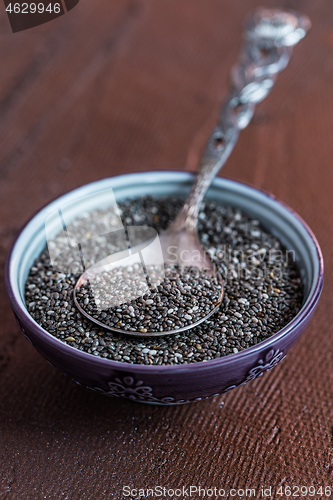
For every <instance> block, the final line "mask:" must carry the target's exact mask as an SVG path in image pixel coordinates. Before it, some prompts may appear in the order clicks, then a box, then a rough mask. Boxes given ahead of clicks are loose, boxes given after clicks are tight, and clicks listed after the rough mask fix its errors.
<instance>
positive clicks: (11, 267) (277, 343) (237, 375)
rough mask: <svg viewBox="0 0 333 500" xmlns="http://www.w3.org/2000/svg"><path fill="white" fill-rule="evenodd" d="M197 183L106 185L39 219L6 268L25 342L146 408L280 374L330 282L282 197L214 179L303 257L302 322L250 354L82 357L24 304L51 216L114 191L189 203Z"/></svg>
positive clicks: (229, 199) (180, 175)
mask: <svg viewBox="0 0 333 500" xmlns="http://www.w3.org/2000/svg"><path fill="white" fill-rule="evenodd" d="M192 182H193V175H192V174H189V173H185V172H144V173H139V174H128V175H121V176H118V177H113V178H109V179H104V180H101V181H98V182H94V183H92V184H88V185H86V186H83V187H81V188H78V189H76V190H74V191H71V192H70V193H68V194H66V195H64V196H62V197H61V198H58V199H57V200H55V201H53V202H52V203H50V204H49V205H47V206H46V207H45V208H43V209H42V210H41V211H40V212H38V213H37V215H35V216H34V217H32V219H30V220H29V222H27V224H26V225H25V226H24V227H23V229H22V230H21V231H20V233H19V234H18V236H17V238H16V240H15V242H14V243H13V246H12V248H11V251H10V253H9V256H8V259H7V265H6V287H7V292H8V296H9V300H10V303H11V306H12V308H13V311H14V314H15V317H16V319H17V322H18V324H19V326H20V328H21V330H22V333H23V335H24V336H25V337H26V338H27V339H28V340H29V341H30V342H31V343H32V345H33V346H34V347H35V348H36V349H37V351H38V352H39V353H40V354H41V355H42V356H44V357H45V358H46V359H47V360H48V361H49V362H50V363H51V364H52V365H53V366H55V367H57V368H59V369H60V370H61V371H62V372H63V373H65V374H66V375H68V376H69V377H71V378H72V379H74V380H75V381H76V382H77V383H79V384H81V385H83V386H85V387H88V388H90V389H94V390H96V391H98V392H101V393H102V394H106V395H108V396H116V397H124V398H128V399H131V400H133V401H138V402H144V403H152V404H179V403H187V402H191V401H200V400H202V399H207V398H209V397H211V396H215V395H219V394H222V393H224V392H228V391H230V390H232V389H234V388H235V387H238V386H240V385H243V384H245V383H246V382H248V381H249V380H253V379H255V378H257V377H260V376H261V375H262V374H263V372H265V371H267V370H270V369H271V368H274V366H276V365H277V364H278V363H279V362H280V361H281V360H282V359H284V358H285V356H286V354H287V352H288V350H289V349H290V348H291V347H292V345H293V344H294V343H295V342H296V340H297V339H298V337H299V336H300V335H301V333H302V332H303V331H304V329H305V328H306V326H307V324H308V323H309V321H310V319H311V317H312V314H313V312H314V310H315V307H316V305H317V303H318V300H319V296H320V293H321V290H322V287H323V276H324V266H323V258H322V253H321V250H320V247H319V245H318V242H317V240H316V238H315V236H314V235H313V233H312V232H311V230H310V229H309V227H308V226H307V225H306V224H305V222H304V221H303V220H302V219H301V218H300V217H299V216H298V215H297V214H296V213H295V212H294V211H293V210H291V209H290V208H289V207H287V206H286V205H284V204H283V203H281V202H280V201H278V200H277V199H276V198H274V196H272V195H269V194H267V193H264V192H262V191H260V190H258V189H255V188H253V187H250V186H248V185H245V184H242V183H240V182H236V181H232V180H229V179H223V178H216V179H215V180H214V182H213V184H212V186H211V188H210V189H209V192H208V194H207V199H210V200H215V201H218V202H219V203H221V204H227V205H231V206H234V207H238V208H240V209H241V210H242V211H244V212H245V213H247V214H248V215H250V216H252V217H254V218H256V219H258V220H260V221H261V223H262V225H263V226H264V227H265V228H266V229H268V230H269V231H270V232H272V233H273V234H274V235H275V236H277V237H278V238H279V239H280V240H281V241H282V243H283V244H284V245H285V247H286V248H288V249H293V250H294V251H295V255H296V262H297V265H298V267H299V269H300V273H301V277H302V281H303V285H304V302H303V306H302V309H301V310H300V312H299V313H298V314H297V316H296V317H295V318H294V319H293V320H292V321H291V322H290V323H289V324H288V325H286V326H285V327H284V328H282V329H281V330H280V331H279V332H277V333H276V334H274V335H273V336H271V337H270V338H268V339H267V340H265V341H263V342H261V343H259V344H257V345H254V346H252V347H250V348H248V349H246V350H244V351H240V352H238V353H236V354H231V355H228V356H226V357H222V358H219V359H215V360H212V361H204V362H198V363H193V364H187V365H179V366H177V365H172V366H154V365H152V366H143V365H134V364H127V363H122V362H119V361H111V360H109V359H105V358H100V357H97V356H93V355H92V354H88V353H85V352H82V351H79V350H78V349H75V348H74V347H71V346H69V345H67V344H65V343H63V342H61V341H60V340H58V339H57V338H55V337H53V336H52V335H51V334H50V333H48V332H47V331H45V330H44V329H43V328H41V327H40V326H39V325H38V324H37V323H36V322H35V321H34V320H33V319H32V317H31V316H30V314H29V313H28V311H27V308H26V305H25V301H24V285H25V282H26V279H27V276H28V273H29V269H30V267H31V266H32V264H33V261H34V259H35V258H36V257H37V256H38V255H39V254H40V252H41V251H42V249H43V248H44V246H45V244H46V237H45V226H44V225H45V220H46V218H47V217H48V215H50V214H51V213H52V212H54V211H55V210H56V209H58V208H59V207H60V206H63V205H64V204H67V203H69V202H71V201H73V200H76V199H78V198H81V197H84V196H86V195H89V194H91V193H94V192H96V191H101V190H105V189H108V188H112V189H113V191H114V194H115V196H116V199H117V201H120V200H123V199H125V198H132V197H138V196H142V195H144V194H150V195H154V196H165V195H171V194H173V195H179V196H183V197H184V196H186V194H187V193H188V192H189V189H190V186H191V184H192ZM91 208H95V207H93V206H92V207H91ZM74 215H75V214H74Z"/></svg>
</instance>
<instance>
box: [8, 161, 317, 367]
mask: <svg viewBox="0 0 333 500" xmlns="http://www.w3.org/2000/svg"><path fill="white" fill-rule="evenodd" d="M147 174H150V175H155V176H156V175H163V174H167V175H175V176H178V175H182V176H184V174H186V176H188V178H191V177H193V176H195V173H194V172H190V171H181V170H152V171H142V172H129V173H126V174H120V175H114V176H110V177H106V178H103V179H99V180H96V181H93V182H91V183H88V184H84V185H82V186H79V187H77V188H74V189H70V190H68V191H66V192H65V193H63V194H61V195H60V196H57V197H55V198H54V199H52V200H51V201H49V202H47V203H45V204H44V205H43V206H42V207H41V208H39V209H38V210H36V211H35V212H34V213H33V214H32V216H31V217H29V219H28V220H27V221H26V222H25V223H24V224H23V225H22V226H21V228H20V229H19V231H18V233H17V235H16V237H15V239H14V241H13V243H12V245H11V247H10V250H9V253H8V256H7V259H6V265H5V286H6V291H7V295H8V297H9V301H10V304H11V306H12V309H13V311H14V313H15V314H16V315H17V317H18V318H19V320H20V321H22V322H23V323H25V324H28V328H29V329H32V330H34V331H35V332H36V333H37V334H38V335H39V337H45V336H46V338H47V340H48V342H49V343H50V344H51V345H52V344H53V345H54V346H55V347H57V348H58V350H60V351H63V352H64V354H68V355H69V357H71V356H74V357H76V356H77V357H78V358H81V361H82V362H83V363H84V362H85V361H87V362H88V363H89V362H96V363H97V364H100V365H103V366H104V367H105V368H111V369H115V370H119V369H122V370H123V371H128V372H133V371H135V372H138V373H145V372H146V373H150V374H151V373H152V372H153V371H155V372H159V373H161V372H169V373H171V372H187V371H192V370H197V371H200V370H207V369H209V368H214V367H215V366H217V365H218V366H220V365H223V364H228V363H230V362H233V361H236V360H240V361H241V360H242V359H243V358H245V357H246V356H248V355H249V354H255V353H259V352H262V351H264V350H265V349H269V348H270V347H271V346H272V344H275V342H276V341H279V340H281V339H282V338H283V337H285V336H287V335H288V334H289V333H291V331H292V330H294V329H295V328H297V327H298V326H299V325H301V324H302V323H305V324H306V323H307V320H308V318H309V319H310V317H311V315H312V313H313V310H314V309H315V307H316V305H317V303H318V300H319V297H320V295H321V292H322V289H323V284H324V259H323V254H322V251H321V248H320V246H319V243H318V241H317V238H316V237H315V235H314V233H313V232H312V230H311V229H310V227H309V226H308V225H307V223H306V222H305V221H304V220H303V219H302V217H301V216H300V215H299V214H298V213H297V212H295V210H293V209H292V208H290V207H289V205H287V204H286V203H284V202H283V201H281V200H279V199H278V198H277V197H276V196H275V195H273V194H271V193H269V192H267V191H265V190H263V189H261V188H257V187H255V186H253V185H251V184H250V183H247V182H243V181H239V180H236V179H233V178H230V177H216V178H215V181H217V182H218V181H219V179H221V180H222V179H223V180H225V181H228V182H231V183H234V184H240V185H241V186H244V187H246V188H248V189H250V190H252V191H257V192H259V193H260V194H262V195H264V196H266V197H267V198H269V199H270V200H272V201H274V202H277V203H278V204H280V205H281V206H282V207H283V208H285V209H286V210H287V211H288V212H289V213H290V214H291V215H292V216H294V217H295V218H296V219H297V220H298V221H299V222H300V223H301V224H302V226H303V227H304V228H305V230H306V231H307V233H308V234H309V236H310V238H311V240H312V242H313V244H314V247H315V249H316V253H317V258H318V266H319V267H318V277H317V281H316V285H315V288H314V290H313V292H312V294H311V296H309V298H308V300H307V303H306V304H304V305H303V306H302V308H301V309H300V311H299V312H298V314H297V315H296V316H295V317H294V318H293V319H292V320H291V321H290V322H289V323H288V324H287V325H286V326H284V327H283V328H282V329H281V330H279V331H277V332H276V333H274V334H273V335H271V336H270V337H269V338H268V339H266V340H263V341H261V342H259V343H258V344H255V345H253V346H251V347H248V348H246V349H244V350H242V351H239V352H237V353H232V354H228V355H226V356H222V357H220V358H216V359H212V360H207V361H198V362H196V363H188V364H182V365H140V364H135V363H133V364H132V363H124V362H122V361H115V360H111V359H107V358H102V357H100V356H94V355H93V354H89V353H87V352H85V351H80V350H79V349H77V348H75V347H72V346H70V345H68V344H65V343H64V342H63V341H62V340H60V339H58V338H57V337H54V336H53V335H52V334H51V333H49V332H48V331H46V330H44V328H42V327H41V326H40V325H38V324H37V323H36V322H35V320H33V318H32V317H31V316H30V314H29V312H28V310H27V309H25V308H23V307H21V305H20V303H19V302H18V300H17V299H16V296H15V292H14V290H13V286H12V283H11V265H12V256H13V252H14V249H15V247H16V244H17V241H18V239H19V238H20V236H21V234H22V232H23V231H24V229H25V228H26V227H27V226H28V224H29V223H30V222H31V221H32V220H33V219H34V218H35V217H36V216H37V215H38V213H39V212H41V211H42V210H43V209H45V208H46V207H47V206H48V205H50V204H52V203H53V202H55V201H56V200H58V199H60V198H61V197H63V196H66V195H68V194H70V193H72V192H75V191H76V190H78V189H81V188H83V187H85V186H89V185H92V184H98V183H100V182H103V181H105V180H108V179H119V180H120V181H121V179H122V178H124V179H125V178H128V177H132V178H133V177H136V176H138V177H141V176H142V175H147Z"/></svg>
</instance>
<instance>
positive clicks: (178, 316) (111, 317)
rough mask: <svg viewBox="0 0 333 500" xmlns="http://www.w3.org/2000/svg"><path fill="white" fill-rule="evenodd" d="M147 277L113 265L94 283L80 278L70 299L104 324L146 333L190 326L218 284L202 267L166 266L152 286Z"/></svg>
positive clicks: (217, 295)
mask: <svg viewBox="0 0 333 500" xmlns="http://www.w3.org/2000/svg"><path fill="white" fill-rule="evenodd" d="M148 276H149V277H150V278H151V276H152V271H151V270H149V272H148V274H145V276H144V277H143V276H142V274H141V273H140V272H137V273H135V271H132V272H131V274H130V276H129V274H128V273H127V270H126V268H121V267H117V268H115V269H113V270H112V271H109V272H103V273H101V274H99V275H98V277H97V280H98V283H97V284H98V286H97V287H96V283H94V286H93V287H91V286H90V283H89V282H88V281H86V282H85V283H84V284H83V285H81V287H80V288H79V289H78V291H77V293H76V298H77V301H78V303H79V306H80V307H81V309H82V310H83V311H85V312H86V313H87V314H88V315H89V316H90V317H91V318H94V319H95V320H97V321H99V322H101V323H103V324H104V325H105V326H107V327H110V328H116V329H121V330H125V331H128V332H141V333H148V334H149V332H161V333H162V332H168V331H173V330H179V329H181V328H186V327H190V326H191V325H192V324H193V323H197V322H198V321H200V320H201V319H202V318H204V317H206V316H207V315H208V314H209V313H210V312H211V311H212V310H213V309H215V307H216V306H217V305H218V304H219V302H220V299H221V288H222V287H221V284H220V283H219V282H218V279H217V278H212V277H211V276H209V274H207V272H206V271H204V270H199V269H197V268H194V269H190V268H180V267H178V266H169V267H167V268H166V269H165V278H164V280H163V282H162V283H161V284H160V285H159V286H157V287H156V288H154V287H149V288H148V287H147V281H146V280H147V278H148ZM144 278H145V279H144ZM147 288H148V291H147V293H144V294H143V293H142V292H143V291H144V290H145V289H147ZM138 295H139V297H138ZM140 295H141V296H140ZM133 296H134V297H138V298H134V299H132V297H133ZM119 301H123V302H124V303H122V304H121V305H119Z"/></svg>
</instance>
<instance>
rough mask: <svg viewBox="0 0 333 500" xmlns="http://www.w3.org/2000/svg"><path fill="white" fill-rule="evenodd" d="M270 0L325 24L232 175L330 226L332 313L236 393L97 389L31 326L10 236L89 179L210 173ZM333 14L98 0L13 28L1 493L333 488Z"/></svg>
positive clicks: (0, 386)
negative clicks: (246, 25) (45, 346)
mask: <svg viewBox="0 0 333 500" xmlns="http://www.w3.org/2000/svg"><path fill="white" fill-rule="evenodd" d="M262 3H265V4H266V5H268V6H273V5H274V6H280V7H288V8H298V9H302V10H303V12H304V13H306V14H308V15H309V16H310V17H311V19H312V22H313V28H312V30H311V32H310V34H309V35H308V37H307V38H306V39H305V40H304V41H302V42H301V43H300V45H299V46H298V47H297V48H296V49H295V52H294V56H293V59H292V61H291V63H290V66H289V67H288V69H287V70H286V71H285V72H284V73H283V74H281V75H280V76H279V79H278V82H277V84H276V87H275V88H274V90H273V92H272V94H271V95H270V96H269V97H268V98H267V100H265V101H264V102H263V103H262V104H260V105H259V106H258V108H257V112H256V115H255V118H254V120H253V122H252V123H251V125H250V126H249V128H247V129H246V130H245V131H244V132H243V133H242V136H241V138H240V141H239V143H238V145H237V146H236V149H235V151H234V153H233V155H232V157H231V158H230V160H229V161H228V163H227V165H226V167H225V169H224V170H223V175H226V176H231V177H233V178H236V179H240V180H243V181H247V182H249V183H252V184H253V185H255V186H258V187H260V188H264V189H266V190H268V191H270V192H272V193H274V194H275V195H276V196H277V197H278V198H280V199H281V200H283V201H284V202H286V203H287V204H289V205H290V206H292V207H293V208H294V209H295V210H296V211H297V212H298V213H299V214H300V215H301V216H302V217H303V218H304V219H305V220H306V221H307V223H308V224H309V225H310V227H311V228H312V229H313V230H314V232H315V234H316V236H317V237H318V239H319V242H320V244H321V246H322V249H323V252H324V257H325V264H326V287H325V289H324V293H323V296H322V298H321V301H320V305H319V307H318V310H317V312H316V314H315V316H314V318H313V320H312V322H311V324H310V326H309V328H308V329H307V331H306V332H305V333H304V335H303V336H302V338H301V339H300V341H299V342H298V343H297V344H296V346H295V347H294V348H293V349H292V351H291V352H290V353H289V354H288V356H287V359H286V360H285V361H284V363H282V364H281V365H280V366H278V367H277V368H276V369H274V370H273V371H272V372H270V373H268V374H265V375H264V376H263V377H262V378H261V379H259V380H256V381H253V382H251V383H249V384H247V385H246V386H244V387H241V388H239V389H236V390H234V391H232V392H231V393H229V394H227V395H224V396H221V397H215V398H213V399H211V400H207V401H202V402H199V403H193V404H189V405H185V406H178V407H155V406H146V405H141V404H135V403H132V402H130V401H126V400H119V399H111V398H107V397H103V396H100V395H98V394H95V393H93V392H90V391H89V390H86V389H84V388H82V387H79V386H77V385H76V384H75V383H74V382H72V381H71V380H70V379H68V378H66V377H64V376H63V375H62V374H61V373H60V372H59V371H57V370H56V369H54V368H53V367H52V366H50V365H49V364H48V363H47V362H46V361H45V360H44V359H43V358H42V357H41V356H40V355H39V354H38V353H37V352H36V351H35V350H34V349H33V347H32V346H31V345H30V344H29V343H28V342H27V341H26V340H25V339H24V337H23V336H22V335H21V333H20V332H19V329H18V327H17V325H16V323H15V320H14V317H13V315H12V313H11V311H10V307H9V303H8V300H7V297H6V294H5V289H4V283H3V279H2V278H3V266H4V262H5V258H6V255H7V252H8V250H9V246H10V244H11V242H12V240H13V238H14V236H15V234H16V232H17V231H18V229H19V227H20V226H21V225H22V224H23V223H24V221H25V220H26V219H27V218H28V217H29V216H30V215H31V214H32V213H34V212H35V211H36V210H38V209H39V208H40V207H41V206H42V205H43V204H45V203H47V202H49V201H50V200H51V199H53V198H55V197H57V196H59V195H61V194H62V193H64V192H66V191H68V190H70V189H73V188H76V187H77V186H80V185H82V184H85V183H88V182H91V181H94V180H96V179H101V178H103V177H107V176H110V175H115V174H119V173H125V172H130V171H131V172H133V171H143V170H174V169H175V170H182V169H187V170H192V169H194V168H195V166H196V161H197V158H198V155H199V154H200V151H201V149H202V147H203V145H204V143H205V139H206V138H207V136H208V133H209V131H210V129H211V127H212V125H213V124H214V121H215V119H216V116H217V112H218V109H219V105H220V103H221V102H222V99H223V97H224V95H225V94H226V92H227V77H228V73H229V70H230V68H231V66H232V65H233V63H234V62H235V60H236V57H237V53H238V49H239V46H240V38H241V30H242V22H243V19H244V17H245V15H246V13H247V12H248V11H249V10H250V9H251V8H253V7H255V6H257V5H261V4H262ZM332 21H333V4H332V2H329V1H327V0H326V1H325V0H316V1H315V2H314V1H313V0H299V1H296V0H286V1H282V0H281V1H279V0H276V1H275V2H271V1H266V2H264V1H262V0H261V1H259V0H258V1H257V0H247V1H246V2H245V1H241V0H233V1H230V0H204V1H203V0H181V1H180V0H129V1H123V0H117V1H114V2H111V1H106V0H93V1H88V0H81V1H80V3H79V5H78V6H77V7H75V9H73V10H72V11H71V12H69V13H68V14H66V15H65V16H63V17H61V18H59V19H56V20H55V21H52V22H51V23H49V24H48V25H44V26H42V27H40V28H35V29H33V30H28V31H25V32H21V33H17V34H0V41H1V43H0V66H1V78H0V129H1V143H0V199H1V202H0V203H1V208H0V260H1V263H0V275H1V276H0V294H1V298H0V312H1V326H0V376H1V379H0V419H1V420H0V421H1V424H0V425H1V434H0V456H1V465H0V499H6V500H18V499H19V500H22V499H29V500H30V499H44V498H46V499H52V500H53V499H85V498H89V499H100V498H101V499H102V498H115V499H118V498H119V499H120V498H125V497H124V496H122V488H123V486H126V485H129V486H131V487H136V488H147V487H154V486H155V485H161V486H165V487H167V488H176V487H182V486H185V487H186V486H187V487H189V486H190V485H196V486H199V485H200V486H201V487H211V486H212V487H218V488H225V490H226V491H229V490H230V488H236V489H238V488H245V487H247V488H250V487H251V488H256V489H257V496H256V498H259V496H258V495H259V488H262V487H264V488H268V487H270V486H272V488H273V491H274V490H275V496H273V494H272V497H273V498H285V497H281V496H279V495H276V491H277V488H278V487H279V486H281V485H283V487H284V486H286V485H289V486H293V485H298V486H310V485H315V486H318V487H319V486H320V485H323V486H325V485H332V486H333V484H332V483H333V481H332V477H333V440H332V426H333V389H332V388H333V345H332V337H331V333H332V327H331V311H332V300H333V287H332V285H333V283H332V279H333V274H332V260H333V252H332V248H333V232H332V223H333V195H332V182H333V168H332V163H333V140H332V135H333V24H332ZM2 22H4V20H2ZM0 28H1V26H0ZM127 498H136V497H135V495H134V496H133V495H132V496H131V497H127ZM193 498H199V497H198V496H194V497H193ZM237 498H238V497H237ZM307 498H310V497H309V496H308V497H307ZM315 498H320V496H318V497H317V496H316V497H315ZM322 498H324V497H322Z"/></svg>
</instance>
